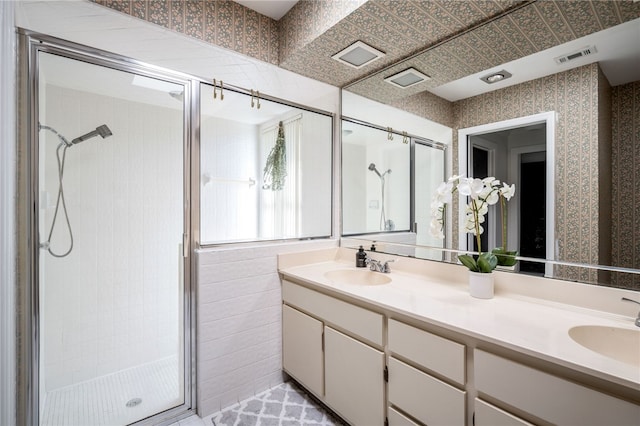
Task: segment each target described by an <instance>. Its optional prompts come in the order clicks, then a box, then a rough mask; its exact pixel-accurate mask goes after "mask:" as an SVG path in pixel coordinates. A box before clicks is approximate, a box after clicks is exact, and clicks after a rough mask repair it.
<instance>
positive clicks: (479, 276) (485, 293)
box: [469, 271, 493, 299]
mask: <svg viewBox="0 0 640 426" xmlns="http://www.w3.org/2000/svg"><path fill="white" fill-rule="evenodd" d="M469 294H471V296H472V297H477V298H478V299H492V298H493V273H489V274H483V273H480V272H472V271H469Z"/></svg>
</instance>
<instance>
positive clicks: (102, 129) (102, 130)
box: [38, 123, 113, 257]
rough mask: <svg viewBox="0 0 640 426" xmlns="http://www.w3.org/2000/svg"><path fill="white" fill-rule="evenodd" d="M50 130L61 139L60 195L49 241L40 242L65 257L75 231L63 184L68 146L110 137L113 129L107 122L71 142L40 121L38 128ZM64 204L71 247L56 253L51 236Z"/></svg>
mask: <svg viewBox="0 0 640 426" xmlns="http://www.w3.org/2000/svg"><path fill="white" fill-rule="evenodd" d="M42 129H45V130H49V131H50V132H52V133H53V134H54V135H56V136H57V137H58V139H60V143H59V144H58V147H57V148H56V158H57V160H58V196H57V199H56V208H55V211H54V213H53V221H52V222H51V228H50V229H49V236H48V237H47V241H45V242H42V243H40V248H42V249H45V250H47V251H48V252H49V254H51V256H54V257H65V256H68V255H69V253H71V250H73V232H72V230H71V222H70V221H69V214H68V213H67V205H66V202H65V199H64V188H63V185H62V178H63V176H64V163H65V160H66V156H67V148H70V147H72V146H74V145H77V144H79V143H80V142H84V141H86V140H87V139H91V138H93V137H96V136H100V137H102V139H105V138H108V137H109V136H111V135H112V134H113V133H111V129H109V127H108V126H107V125H106V124H102V125H100V126H98V127H96V129H95V130H92V131H90V132H88V133H85V134H84V135H82V136H78V137H77V138H75V139H72V140H71V142H69V140H68V139H67V138H65V137H64V136H63V135H62V134H60V133H58V131H57V130H56V129H54V128H53V127H50V126H45V125H43V124H40V123H38V130H42ZM61 148H62V154H61V153H60V149H61ZM60 206H62V212H63V214H64V218H65V222H66V224H67V230H68V231H69V248H68V249H67V251H65V252H64V253H55V252H54V251H53V250H51V236H52V235H53V230H54V228H55V226H56V221H57V219H58V210H59V209H60Z"/></svg>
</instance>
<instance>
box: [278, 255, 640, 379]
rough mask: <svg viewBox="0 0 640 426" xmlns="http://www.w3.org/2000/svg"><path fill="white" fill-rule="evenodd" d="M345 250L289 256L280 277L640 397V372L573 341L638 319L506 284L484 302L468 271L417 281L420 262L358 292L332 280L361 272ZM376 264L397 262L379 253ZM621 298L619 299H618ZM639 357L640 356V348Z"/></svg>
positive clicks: (359, 287)
mask: <svg viewBox="0 0 640 426" xmlns="http://www.w3.org/2000/svg"><path fill="white" fill-rule="evenodd" d="M345 250H348V249H334V251H333V253H334V255H333V258H331V257H332V256H331V251H330V250H324V251H318V252H317V253H314V254H313V255H311V256H309V255H306V256H305V255H304V254H303V256H302V257H300V258H298V259H296V258H295V256H296V254H289V255H285V256H286V257H284V259H280V260H279V267H280V269H279V271H280V273H281V274H282V275H283V276H284V277H285V278H290V279H294V280H295V281H301V282H303V283H307V284H309V285H311V286H315V287H317V288H318V289H327V290H331V291H333V292H337V293H339V294H343V295H346V296H350V297H353V298H356V299H357V300H360V301H362V302H365V303H369V304H371V305H374V306H375V307H378V308H381V309H385V310H391V311H394V312H397V313H400V314H403V315H407V316H410V317H412V318H415V319H417V320H420V321H424V322H425V323H429V324H434V325H437V326H441V327H444V328H446V329H449V330H451V331H455V332H459V333H462V334H466V335H469V336H471V337H474V338H477V339H480V340H484V341H487V342H491V343H494V344H497V345H500V346H503V347H505V348H508V349H512V350H515V351H518V352H520V353H523V354H526V355H531V356H534V357H536V358H541V359H544V360H547V361H551V362H553V363H556V364H559V365H562V366H565V367H568V368H571V369H574V370H577V371H580V372H583V373H587V374H590V375H593V376H595V377H599V378H601V379H604V380H607V381H611V382H614V383H617V384H620V385H623V386H625V387H629V388H631V389H635V390H639V391H640V368H638V367H636V366H633V365H630V364H626V363H623V362H620V361H617V360H614V359H612V358H608V357H606V356H604V355H600V354H598V353H596V352H593V351H591V350H589V349H587V348H585V347H583V346H581V345H579V344H578V343H576V342H574V341H573V340H572V339H571V338H570V337H569V334H568V331H569V329H571V328H572V327H574V326H579V325H598V326H607V327H618V328H625V329H637V327H636V326H635V325H634V318H632V317H628V316H625V315H618V314H614V313H609V312H603V311H597V310H593V309H586V308H584V307H579V306H572V305H569V304H565V303H559V302H557V301H550V300H545V299H537V298H533V297H527V296H522V295H518V294H514V293H510V292H509V291H501V289H500V288H499V287H498V283H496V286H497V287H496V294H495V296H494V298H493V299H488V300H485V299H476V298H473V297H471V296H470V295H469V291H468V287H467V285H466V283H465V282H464V280H460V277H461V276H463V277H464V275H465V274H466V269H465V268H464V267H458V266H455V265H447V264H442V266H440V265H439V264H438V263H435V262H430V263H431V265H430V266H429V267H430V268H432V269H433V268H441V267H442V268H455V269H449V271H453V273H451V274H449V276H447V271H436V272H435V273H434V274H433V275H431V274H417V273H415V270H412V269H413V268H411V267H408V268H405V269H408V270H403V268H402V266H404V265H403V263H405V264H408V263H409V262H424V261H419V260H415V259H406V258H400V259H399V261H398V263H392V264H391V265H392V268H393V269H392V272H391V273H390V274H388V276H389V277H390V278H391V282H390V283H388V284H384V285H353V284H344V283H336V282H332V281H331V280H329V279H327V278H326V277H325V275H324V274H325V273H326V272H328V271H331V270H336V269H361V268H356V267H355V257H354V255H353V253H355V251H353V250H348V251H347V252H346V254H345ZM376 258H384V259H386V258H393V256H383V255H378V254H376ZM460 271H462V275H460ZM443 272H444V274H443ZM385 275H386V274H385ZM434 276H439V278H434ZM506 276H507V277H510V278H509V279H511V280H513V278H514V277H515V278H516V279H518V275H513V274H508V275H506ZM540 279H543V278H540ZM503 281H504V279H503ZM501 285H502V284H501ZM506 285H507V286H508V284H506ZM574 290H575V289H574ZM578 290H579V287H578ZM610 290H611V291H616V290H618V289H610ZM604 291H608V290H604ZM618 291H620V290H618ZM623 294H625V293H623ZM615 297H619V295H618V294H616V295H615ZM618 300H619V299H618ZM638 356H639V357H640V347H639V348H638Z"/></svg>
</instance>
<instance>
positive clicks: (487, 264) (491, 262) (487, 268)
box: [478, 253, 498, 274]
mask: <svg viewBox="0 0 640 426" xmlns="http://www.w3.org/2000/svg"><path fill="white" fill-rule="evenodd" d="M497 265H498V258H497V257H496V255H495V254H493V253H482V254H481V255H480V256H479V257H478V269H479V272H482V273H485V274H488V273H490V272H491V271H493V270H494V269H495V268H496V266H497Z"/></svg>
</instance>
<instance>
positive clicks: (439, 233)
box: [429, 175, 516, 272]
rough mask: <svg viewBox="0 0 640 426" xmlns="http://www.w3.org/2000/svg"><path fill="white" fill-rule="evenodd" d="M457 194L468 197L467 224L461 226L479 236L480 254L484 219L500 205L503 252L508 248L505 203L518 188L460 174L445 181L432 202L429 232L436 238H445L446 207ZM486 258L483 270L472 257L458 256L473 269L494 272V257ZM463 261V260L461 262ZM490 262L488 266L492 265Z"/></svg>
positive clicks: (489, 255)
mask: <svg viewBox="0 0 640 426" xmlns="http://www.w3.org/2000/svg"><path fill="white" fill-rule="evenodd" d="M456 191H458V192H459V193H460V195H462V196H465V197H469V198H470V200H469V203H468V204H467V205H466V206H465V221H464V223H463V224H462V226H463V227H464V230H465V231H466V232H468V233H471V234H473V235H475V236H476V241H477V244H478V250H479V251H480V250H481V249H480V247H481V243H480V235H481V234H482V233H483V232H484V228H483V226H482V225H481V224H482V223H484V222H485V216H486V214H487V213H488V212H489V206H491V205H494V204H496V203H497V202H498V201H500V202H501V204H500V206H501V208H502V212H503V214H502V218H503V232H502V237H503V250H505V249H504V247H506V234H507V231H506V210H505V200H506V201H509V200H510V199H511V197H513V195H514V194H515V191H516V186H515V185H511V186H509V185H508V184H507V183H504V182H500V180H498V179H496V178H495V177H493V176H490V177H486V178H484V179H477V178H471V177H463V176H460V175H455V176H451V177H450V178H449V179H448V180H447V181H446V182H442V183H441V184H440V185H439V186H438V188H437V189H436V193H435V194H434V196H433V200H432V203H431V216H432V219H431V223H430V227H429V228H430V233H431V235H432V236H434V237H436V238H444V224H445V214H446V207H447V204H449V203H451V201H452V195H453V193H454V192H456ZM482 256H484V258H483V267H480V266H479V265H478V264H477V263H476V261H475V260H473V258H471V257H470V256H466V255H465V256H459V258H461V260H463V263H465V265H466V266H467V267H469V268H470V269H471V270H475V269H477V270H482V272H491V270H492V269H493V267H495V265H494V266H493V267H489V266H486V264H485V261H488V260H489V259H490V257H491V256H492V254H491V253H485V254H484V255H483V254H482V252H480V257H482ZM462 258H464V259H462ZM492 262H493V260H491V261H490V262H489V263H492Z"/></svg>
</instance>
